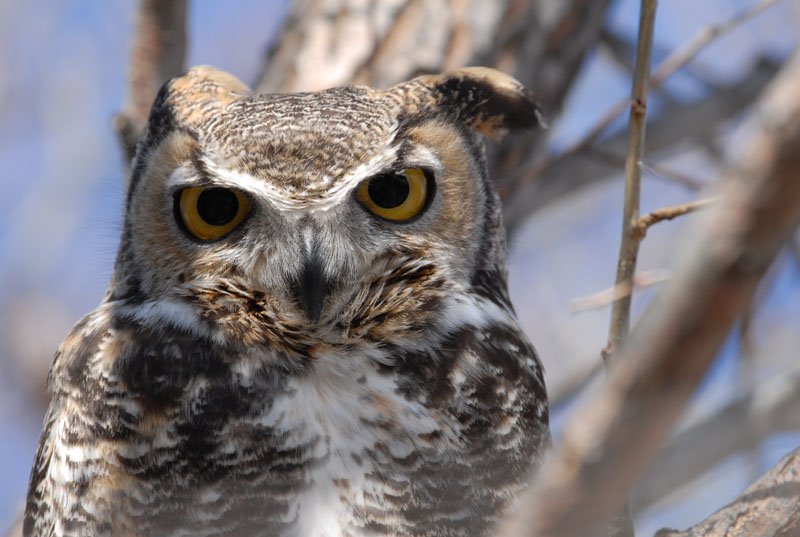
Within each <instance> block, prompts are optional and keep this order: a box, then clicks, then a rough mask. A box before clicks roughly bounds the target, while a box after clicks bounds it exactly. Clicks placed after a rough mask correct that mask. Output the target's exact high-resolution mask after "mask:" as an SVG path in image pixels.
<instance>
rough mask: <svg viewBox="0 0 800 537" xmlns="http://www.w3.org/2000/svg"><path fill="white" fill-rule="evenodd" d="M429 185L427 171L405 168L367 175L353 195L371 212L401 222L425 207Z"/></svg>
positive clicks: (428, 199)
mask: <svg viewBox="0 0 800 537" xmlns="http://www.w3.org/2000/svg"><path fill="white" fill-rule="evenodd" d="M433 186H434V184H433V181H432V176H431V174H430V173H429V172H426V171H425V170H423V169H421V168H407V169H405V170H402V171H397V172H388V173H381V174H378V175H375V176H373V177H371V178H370V179H369V180H367V181H364V183H362V184H361V186H360V187H359V188H358V192H357V193H356V197H357V198H358V201H360V202H361V204H362V205H363V206H364V207H366V208H367V209H368V210H369V211H370V212H372V213H373V214H375V215H377V216H380V217H381V218H385V219H386V220H392V221H395V222H403V221H407V220H411V219H412V218H414V217H416V216H418V215H419V214H421V213H422V211H423V210H424V209H425V208H426V207H427V206H428V202H429V201H430V199H431V196H432V194H433Z"/></svg>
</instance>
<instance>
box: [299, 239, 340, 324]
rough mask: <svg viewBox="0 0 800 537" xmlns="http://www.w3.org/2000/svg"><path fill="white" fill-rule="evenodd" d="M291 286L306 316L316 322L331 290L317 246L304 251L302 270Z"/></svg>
mask: <svg viewBox="0 0 800 537" xmlns="http://www.w3.org/2000/svg"><path fill="white" fill-rule="evenodd" d="M292 288H293V290H294V293H295V295H297V297H298V298H299V299H300V303H301V304H302V305H303V308H304V309H305V310H306V315H308V318H309V319H310V320H311V321H312V322H313V323H314V324H317V323H318V322H319V317H320V314H321V313H322V306H323V304H324V302H325V297H327V296H328V293H330V290H331V283H330V281H328V279H327V278H326V277H325V274H324V271H323V266H322V262H321V260H320V258H319V251H318V249H317V248H309V249H308V250H307V251H306V252H305V259H304V262H303V270H302V272H301V273H300V275H299V276H298V277H297V279H296V280H295V281H294V283H293V285H292Z"/></svg>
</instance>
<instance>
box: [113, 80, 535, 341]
mask: <svg viewBox="0 0 800 537" xmlns="http://www.w3.org/2000/svg"><path fill="white" fill-rule="evenodd" d="M539 122H540V115H539V111H538V109H537V107H536V105H535V104H534V102H533V99H532V96H531V94H530V92H528V91H527V90H526V89H525V88H524V87H522V86H521V85H520V84H519V83H518V82H517V81H516V80H514V79H512V78H511V77H508V76H506V75H503V74H501V73H500V72H498V71H495V70H492V69H487V68H467V69H462V70H459V71H454V72H450V73H446V74H443V75H436V76H423V77H419V78H415V79H413V80H411V81H409V82H405V83H402V84H399V85H397V86H395V87H392V88H390V89H388V90H386V91H380V90H376V89H372V88H368V87H359V86H353V87H345V88H336V89H331V90H326V91H322V92H318V93H299V94H285V95H254V94H252V93H251V92H250V90H249V89H248V88H247V87H246V86H245V85H244V84H242V83H241V82H240V81H239V80H237V79H236V78H234V77H233V76H231V75H229V74H226V73H223V72H220V71H217V70H215V69H212V68H209V67H198V68H194V69H191V70H190V71H188V72H187V73H186V74H185V75H183V76H181V77H179V78H176V79H173V80H171V81H170V82H168V83H167V84H166V85H165V86H164V87H163V88H162V89H161V91H160V93H159V95H158V97H157V98H156V101H155V103H154V104H153V108H152V112H151V115H150V120H149V123H148V127H147V131H146V133H145V136H144V137H143V139H142V141H141V142H140V144H139V147H138V149H137V153H136V157H135V159H134V163H133V169H132V174H131V178H130V181H129V185H128V193H127V202H126V217H125V227H124V234H123V240H122V246H121V249H120V254H119V257H118V260H117V266H116V268H115V275H114V278H113V279H112V284H111V288H110V290H109V299H111V300H128V301H134V302H137V303H142V304H145V303H146V304H152V308H151V309H152V311H160V312H161V315H163V316H164V318H165V320H166V321H167V322H171V323H173V324H176V325H181V326H185V327H189V328H192V329H194V330H199V329H198V328H197V327H198V326H201V327H204V328H202V330H209V331H211V332H213V334H214V337H215V338H223V339H225V338H228V337H230V339H231V340H234V339H235V340H236V341H240V342H245V343H247V342H250V343H253V344H258V345H262V346H266V347H275V346H278V347H281V348H283V349H284V350H289V351H298V352H304V353H307V352H310V351H309V348H315V346H319V345H323V346H325V345H327V346H330V345H347V346H353V345H358V344H362V343H364V342H370V341H372V342H382V343H384V344H385V343H387V342H389V343H391V341H392V340H394V339H404V340H409V339H412V340H413V339H414V338H415V337H419V336H421V335H422V334H423V333H424V332H425V330H427V327H429V326H432V325H434V324H437V325H442V324H443V323H444V324H446V323H447V321H446V318H443V317H442V316H443V315H444V316H445V317H446V314H447V311H449V310H448V308H449V309H450V310H452V309H453V308H457V307H458V301H459V300H462V301H463V300H465V298H464V297H468V296H471V297H475V298H476V299H481V300H485V301H487V303H489V302H491V303H493V304H494V305H495V306H497V307H502V308H510V305H509V304H508V298H507V291H506V281H505V280H506V278H505V263H504V259H503V257H504V253H505V246H504V232H503V230H502V224H501V218H500V205H499V201H498V198H497V195H496V194H495V193H494V190H493V188H492V185H491V182H490V180H489V178H488V176H487V169H486V162H485V158H484V153H483V146H482V141H481V139H480V136H479V134H483V135H487V136H490V137H499V136H501V135H502V134H503V133H505V132H506V131H508V130H515V129H520V128H528V127H533V126H535V125H537V124H538V123H539ZM187 316H188V317H191V319H187V318H185V317H187Z"/></svg>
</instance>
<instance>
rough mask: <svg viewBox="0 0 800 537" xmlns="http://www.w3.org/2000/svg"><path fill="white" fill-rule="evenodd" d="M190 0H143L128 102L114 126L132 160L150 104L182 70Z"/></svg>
mask: <svg viewBox="0 0 800 537" xmlns="http://www.w3.org/2000/svg"><path fill="white" fill-rule="evenodd" d="M186 13H187V0H140V2H139V8H138V13H137V17H136V28H135V30H134V34H133V43H132V45H131V57H130V58H131V59H130V65H129V67H128V87H127V91H126V97H125V104H124V105H123V106H122V110H121V111H120V113H119V114H117V115H116V116H115V117H114V129H115V130H116V131H117V136H118V137H119V140H120V144H121V145H122V149H123V151H124V153H125V157H126V162H128V163H130V161H131V159H132V158H133V154H134V152H135V151H136V143H137V142H138V141H139V135H140V134H141V132H142V129H143V128H144V126H145V123H146V122H147V116H148V115H149V113H150V105H151V104H152V103H153V99H155V96H156V93H157V92H158V90H159V88H160V87H161V85H162V84H164V82H166V81H167V80H169V79H170V78H172V77H174V76H177V75H179V74H180V73H181V71H183V68H184V61H185V58H186Z"/></svg>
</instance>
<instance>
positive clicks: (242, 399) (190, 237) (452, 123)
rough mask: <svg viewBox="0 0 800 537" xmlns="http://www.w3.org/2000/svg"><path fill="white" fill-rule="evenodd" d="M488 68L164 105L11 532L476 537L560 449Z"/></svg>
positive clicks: (156, 110)
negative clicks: (501, 166)
mask: <svg viewBox="0 0 800 537" xmlns="http://www.w3.org/2000/svg"><path fill="white" fill-rule="evenodd" d="M538 121H539V112H538V110H537V108H536V105H535V104H534V103H533V101H532V98H531V95H530V93H529V92H528V91H527V90H525V89H524V88H523V87H522V86H521V85H520V84H519V83H518V82H517V81H515V80H514V79H512V78H510V77H508V76H506V75H503V74H501V73H499V72H497V71H494V70H491V69H485V68H468V69H462V70H460V71H455V72H451V73H447V74H444V75H438V76H423V77H420V78H416V79H414V80H411V81H410V82H406V83H403V84H400V85H397V86H395V87H393V88H390V89H388V90H386V91H380V90H376V89H372V88H368V87H358V86H354V87H345V88H337V89H331V90H327V91H322V92H318V93H301V94H289V95H253V94H251V93H250V91H249V90H248V88H247V87H246V86H245V85H244V84H242V83H241V82H239V81H238V80H237V79H235V78H234V77H232V76H231V75H228V74H225V73H223V72H220V71H217V70H214V69H212V68H208V67H199V68H194V69H191V70H190V71H188V72H187V73H186V74H185V75H183V76H181V77H179V78H176V79H173V80H172V81H170V82H169V83H167V84H166V85H165V86H164V87H163V88H162V90H161V91H160V93H159V95H158V97H157V98H156V101H155V103H154V104H153V108H152V112H151V115H150V120H149V123H148V127H147V130H146V132H145V134H144V136H143V138H142V140H141V142H140V143H139V146H138V150H137V154H136V157H135V160H134V163H133V166H132V172H131V177H130V181H129V183H128V188H127V197H126V202H125V215H126V216H125V224H124V230H123V234H122V241H121V246H120V250H119V253H118V257H117V261H116V266H115V269H114V274H113V276H112V279H111V283H110V285H109V288H108V292H107V294H106V296H105V298H104V300H103V303H102V304H101V305H100V306H99V307H98V308H97V309H96V310H95V311H93V312H92V313H90V314H89V315H88V316H86V317H85V318H84V319H83V320H82V321H80V322H79V323H78V324H77V326H75V328H74V329H73V330H72V332H71V334H70V335H69V336H68V337H67V339H66V340H65V341H64V342H63V344H62V345H61V347H60V348H59V350H58V352H57V354H56V358H55V362H54V364H53V368H52V371H51V374H50V387H51V389H52V392H53V398H52V403H51V404H50V408H49V411H48V413H47V416H46V418H45V421H44V429H43V432H42V436H41V440H40V443H39V449H38V452H37V454H36V460H35V463H34V467H33V471H32V475H31V482H30V488H29V493H28V500H27V508H26V515H25V528H24V533H25V535H27V536H32V535H37V536H38V535H81V536H104V535H114V536H124V535H159V536H161V535H163V536H167V535H169V536H177V535H209V536H211V535H236V536H250V535H263V536H283V535H287V536H288V535H292V536H314V537H316V536H343V535H437V536H438V535H452V536H456V535H486V534H487V533H489V531H490V529H491V526H492V524H493V523H494V522H495V521H496V520H497V519H498V518H499V517H501V516H502V515H503V513H505V512H506V511H508V510H509V509H510V508H511V506H512V503H513V499H514V497H515V495H516V494H517V493H518V492H519V491H520V490H521V488H522V487H523V485H524V482H525V480H526V478H527V476H528V475H529V474H530V471H531V470H532V468H534V467H535V466H536V465H537V463H538V461H539V460H540V458H541V455H542V452H543V450H544V448H545V446H546V445H547V443H548V441H549V432H548V408H547V397H546V393H545V387H544V383H543V379H542V369H541V365H540V363H539V361H538V359H537V357H536V354H535V353H534V350H533V348H532V347H531V345H530V343H529V342H528V340H527V339H526V337H525V335H524V334H523V333H522V331H521V330H520V328H519V326H518V324H517V321H516V319H515V316H514V312H513V309H512V306H511V303H510V302H509V296H508V291H507V285H506V268H505V261H504V255H505V240H504V231H503V228H502V223H501V213H500V204H499V201H498V196H497V195H496V193H495V191H494V189H493V187H492V184H491V182H490V180H489V178H488V176H487V167H486V161H485V158H484V153H483V146H482V141H481V139H480V137H479V136H478V133H482V134H486V135H489V136H498V135H500V134H501V133H503V132H504V131H506V130H509V129H518V128H526V127H532V126H534V125H536V124H537V123H538Z"/></svg>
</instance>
